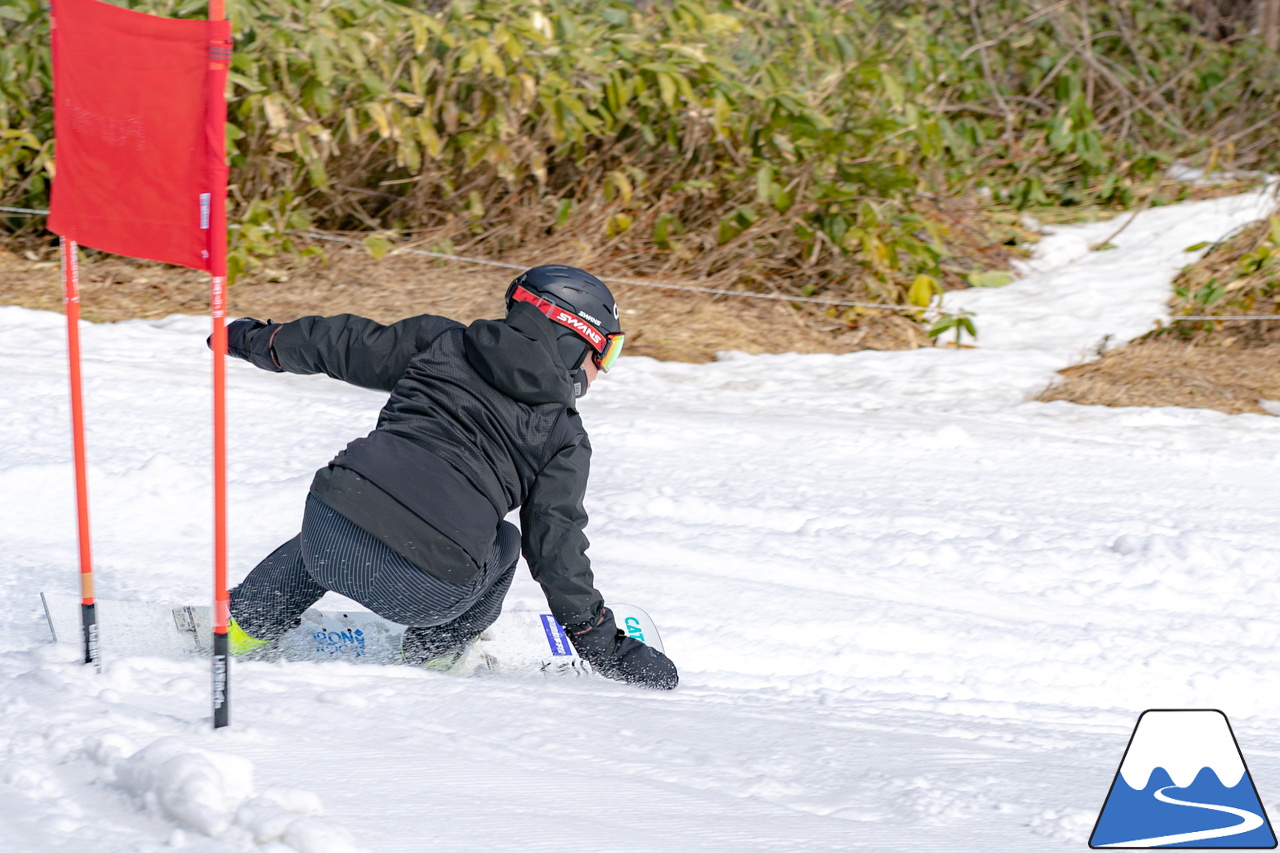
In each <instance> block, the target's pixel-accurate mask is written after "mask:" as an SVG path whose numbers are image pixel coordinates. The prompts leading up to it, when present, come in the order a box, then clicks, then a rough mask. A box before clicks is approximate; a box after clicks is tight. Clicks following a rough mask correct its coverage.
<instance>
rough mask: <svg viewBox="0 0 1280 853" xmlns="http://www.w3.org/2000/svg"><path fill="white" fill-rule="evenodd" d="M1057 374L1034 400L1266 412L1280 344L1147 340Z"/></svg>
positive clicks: (1276, 392)
mask: <svg viewBox="0 0 1280 853" xmlns="http://www.w3.org/2000/svg"><path fill="white" fill-rule="evenodd" d="M1059 374H1060V375H1059V378H1058V379H1057V380H1056V381H1055V382H1054V384H1053V385H1051V386H1050V387H1049V388H1048V389H1047V390H1046V391H1045V392H1044V393H1043V394H1041V395H1040V397H1039V398H1038V399H1040V400H1041V401H1043V402H1049V401H1051V400H1067V401H1070V402H1072V403H1082V404H1084V405H1095V406H1185V407H1187V408H1193V409H1216V410H1217V411H1219V412H1225V413H1227V414H1232V415H1236V414H1242V413H1245V412H1252V413H1254V414H1267V412H1266V410H1265V409H1263V408H1262V406H1261V405H1260V404H1259V401H1260V400H1280V344H1267V345H1265V346H1259V347H1251V348H1247V349H1246V348H1242V347H1209V346H1195V345H1193V344H1189V343H1184V342H1181V341H1174V340H1161V339H1148V340H1143V341H1138V342H1135V343H1132V344H1129V345H1128V346H1125V347H1121V348H1119V349H1115V350H1112V351H1110V352H1108V353H1105V354H1104V355H1103V356H1102V357H1101V358H1099V359H1098V360H1097V361H1092V362H1089V363H1088V364H1078V365H1075V366H1073V367H1068V368H1066V369H1065V370H1062V371H1059Z"/></svg>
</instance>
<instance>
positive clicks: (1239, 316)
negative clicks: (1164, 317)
mask: <svg viewBox="0 0 1280 853" xmlns="http://www.w3.org/2000/svg"><path fill="white" fill-rule="evenodd" d="M1187 320H1280V314H1188V315H1187V316H1185V317H1170V318H1169V320H1168V322H1170V323H1182V322H1185V321H1187Z"/></svg>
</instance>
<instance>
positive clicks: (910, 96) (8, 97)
mask: <svg viewBox="0 0 1280 853" xmlns="http://www.w3.org/2000/svg"><path fill="white" fill-rule="evenodd" d="M129 5H131V6H132V7H133V8H137V9H139V10H143V11H148V12H154V13H158V14H168V15H180V16H196V17H198V16H201V15H203V14H204V8H205V6H204V3H203V2H199V3H196V2H187V0H137V2H133V3H130V4H129ZM229 5H230V11H231V15H232V20H233V24H234V29H235V32H236V38H237V46H236V53H235V58H234V62H233V68H232V75H231V91H230V96H231V102H230V121H231V126H230V127H229V137H230V140H231V155H230V156H231V165H232V182H233V185H234V186H233V191H234V199H235V209H234V210H233V211H232V220H233V222H238V223H239V228H238V229H236V230H235V231H233V247H232V258H233V262H234V263H236V264H238V267H239V269H248V268H250V267H252V265H253V264H254V263H256V262H257V261H256V260H255V259H258V258H261V257H262V256H264V255H269V254H270V253H272V252H279V251H286V252H287V251H296V248H297V247H295V246H290V245H289V244H288V242H287V241H288V240H289V239H290V237H289V233H288V232H289V231H290V230H291V229H293V228H294V227H295V226H296V225H298V224H299V223H304V222H306V223H313V224H314V225H316V226H318V227H325V228H332V229H351V230H361V231H376V232H379V233H383V234H385V233H387V232H398V233H399V234H401V235H402V236H404V237H417V238H418V239H421V240H424V241H430V242H431V243H435V244H446V243H447V244H448V245H452V246H456V247H458V249H459V250H462V249H465V248H467V247H468V246H473V245H477V244H480V245H482V246H483V251H484V252H485V253H487V254H490V255H506V256H510V257H519V258H522V259H523V258H530V259H533V260H543V259H547V260H550V259H551V258H552V257H555V258H558V259H566V258H577V259H589V260H591V262H592V263H594V264H596V265H597V266H598V267H600V268H606V269H625V270H627V271H629V272H633V273H639V274H679V275H683V276H706V277H713V278H717V279H720V280H722V281H723V280H730V281H732V282H735V283H737V284H738V285H739V286H743V287H753V288H768V289H772V290H775V291H777V292H781V293H786V294H791V295H805V296H814V295H820V296H824V297H829V298H839V299H858V300H871V301H878V302H884V303H891V304H915V305H923V304H927V302H928V300H929V299H931V298H932V297H933V295H934V294H935V293H936V292H938V291H939V290H940V289H942V288H944V287H958V286H966V285H967V284H968V283H969V280H970V279H969V277H970V275H976V276H978V277H979V279H980V280H981V281H983V282H986V283H994V281H995V280H994V279H992V278H990V277H989V273H988V272H986V271H989V270H991V269H992V268H993V267H998V266H999V263H993V262H992V258H991V254H992V252H993V249H992V247H993V246H994V247H995V249H994V253H995V255H996V257H997V259H998V258H999V257H1003V255H1002V252H1003V250H1002V249H1000V245H1001V244H1002V243H1004V242H1006V241H1008V242H1015V241H1016V237H1017V232H1016V230H1015V229H1014V228H1012V227H1010V226H1007V225H1000V224H999V223H1000V221H1002V220H999V219H997V218H995V217H992V218H988V219H985V220H983V222H985V225H982V226H981V227H980V228H979V229H978V231H977V232H976V233H961V232H962V230H963V229H960V228H957V227H956V226H955V225H954V222H953V220H952V219H950V218H949V217H948V216H947V215H946V210H947V206H948V205H951V204H953V203H959V202H960V201H964V202H965V203H967V204H970V205H972V204H973V200H974V199H983V198H985V199H987V201H985V202H982V205H981V206H980V207H972V208H971V210H972V212H973V214H974V216H976V217H978V218H979V219H981V218H982V217H983V215H984V211H985V213H986V214H990V213H992V212H993V211H995V212H998V210H999V209H1007V210H1015V211H1016V210H1021V209H1025V208H1030V207H1036V206H1043V205H1051V206H1071V205H1105V206H1117V207H1122V206H1125V205H1129V204H1132V202H1133V200H1134V197H1135V192H1138V191H1139V189H1140V188H1141V187H1142V186H1143V185H1144V184H1146V183H1149V182H1150V180H1151V178H1152V176H1153V175H1156V174H1157V173H1159V172H1160V171H1161V170H1162V169H1163V168H1164V166H1165V165H1166V164H1167V163H1169V162H1171V161H1172V160H1173V159H1174V158H1177V157H1187V156H1191V155H1197V154H1201V153H1203V152H1204V151H1206V150H1209V149H1213V150H1215V151H1216V152H1218V153H1217V154H1215V156H1216V157H1219V158H1221V159H1223V160H1231V161H1234V164H1235V165H1242V166H1254V167H1266V166H1270V165H1273V164H1274V160H1275V158H1276V157H1277V156H1278V155H1277V151H1276V149H1275V147H1274V146H1271V147H1267V146H1266V144H1265V141H1266V139H1267V136H1266V133H1267V132H1268V130H1269V127H1270V126H1269V125H1267V124H1266V123H1265V121H1264V119H1265V118H1268V117H1270V116H1271V115H1272V114H1273V113H1275V112H1276V111H1277V110H1278V109H1280V100H1278V94H1280V71H1277V68H1276V66H1277V63H1276V62H1275V56H1274V54H1271V53H1268V52H1267V51H1266V50H1265V49H1264V48H1263V47H1261V46H1260V45H1257V44H1254V43H1253V42H1250V41H1245V42H1242V43H1239V44H1231V45H1227V44H1221V43H1218V42H1215V41H1212V40H1210V39H1207V38H1205V37H1203V36H1201V35H1199V34H1197V31H1196V26H1195V22H1194V21H1193V20H1191V19H1190V18H1189V17H1188V16H1187V13H1186V12H1185V11H1183V8H1182V5H1181V4H1179V3H1178V2H1176V0H1143V2H1137V0H1106V2H1093V3H1089V4H1062V3H1058V4H1050V5H1048V6H1043V7H1041V6H1038V5H1035V6H1033V5H1031V4H1030V3H1027V2H1022V0H992V2H987V3H971V4H964V3H956V2H954V0H931V1H930V2H882V3H875V2H870V0H867V2H847V3H831V2H826V0H822V2H819V0H753V1H752V2H746V1H745V0H743V1H742V2H731V0H677V2H656V3H654V4H652V5H651V6H650V7H648V8H646V9H644V10H641V9H637V8H635V7H633V6H631V5H629V4H627V3H624V2H617V0H604V2H599V0H594V2H586V0H456V1H455V2H449V3H447V4H443V5H441V6H440V7H439V8H434V7H423V6H420V5H417V4H411V3H408V2H391V0H233V2H232V3H231V4H229ZM1082 10H1083V12H1082ZM0 26H3V29H4V36H5V38H4V41H3V43H0V204H20V205H27V206H40V205H42V204H43V203H44V202H45V200H46V194H47V189H48V174H49V165H50V158H51V155H52V151H51V148H50V142H49V138H50V134H51V110H50V103H49V92H48V82H49V74H48V56H47V50H46V41H47V23H46V22H45V18H44V12H43V10H42V4H41V3H40V2H38V0H0ZM0 221H2V220H0ZM379 239H384V238H381V237H380V238H379ZM379 247H380V248H382V250H383V251H385V248H384V247H381V244H379ZM535 250H536V251H537V253H538V257H537V258H531V254H533V253H534V251H535ZM984 276H986V277H984ZM860 316H865V315H864V314H861V313H859V314H853V313H850V314H849V315H848V317H847V319H849V320H850V322H856V320H857V318H858V317H860Z"/></svg>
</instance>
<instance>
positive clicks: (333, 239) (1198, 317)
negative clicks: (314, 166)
mask: <svg viewBox="0 0 1280 853" xmlns="http://www.w3.org/2000/svg"><path fill="white" fill-rule="evenodd" d="M0 213H22V214H28V215H31V216H48V215H49V211H47V210H35V209H32V208H28V207H2V206H0ZM289 233H291V234H297V235H299V236H302V237H310V238H311V239H313V240H324V241H327V242H330V243H344V244H346V245H349V246H356V245H360V241H359V240H355V239H352V238H350V237H337V236H334V235H332V234H320V233H317V232H315V231H291V232H289ZM391 252H392V253H395V252H401V253H405V254H411V255H425V256H427V257H429V258H439V259H440V260H444V261H457V262H459V263H467V264H480V265H483V266H489V267H500V268H502V269H508V270H518V271H524V270H527V269H529V268H530V265H527V264H526V265H521V264H508V263H504V262H502V261H493V260H489V259H488V258H473V257H469V256H467V255H454V254H451V253H449V252H431V251H428V250H426V249H411V248H407V247H406V248H398V249H392V250H391ZM599 278H600V280H601V281H605V282H611V283H613V284H627V285H631V286H633V287H656V288H660V289H662V290H683V291H688V292H691V293H709V294H713V295H716V296H740V297H742V298H744V299H768V300H772V301H775V302H805V303H810V304H816V305H835V306H839V307H844V308H870V309H874V310H878V311H923V312H928V313H939V312H940V310H941V309H939V308H937V307H933V306H931V307H920V306H918V305H882V304H880V303H876V302H851V301H848V300H842V299H818V298H816V297H812V296H781V295H778V294H774V293H748V292H746V291H742V290H724V289H722V288H717V287H695V286H693V285H689V284H672V283H670V282H661V281H640V280H638V279H634V278H607V277H605V276H600V277H599ZM943 313H944V316H945V312H943ZM1205 320H1250V321H1253V320H1258V321H1266V320H1280V314H1190V315H1187V316H1185V317H1170V318H1168V319H1167V321H1166V322H1169V323H1186V322H1195V321H1205Z"/></svg>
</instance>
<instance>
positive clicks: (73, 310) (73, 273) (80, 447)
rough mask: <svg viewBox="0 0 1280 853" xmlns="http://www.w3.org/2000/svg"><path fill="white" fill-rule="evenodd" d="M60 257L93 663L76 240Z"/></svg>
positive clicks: (87, 647) (83, 619)
mask: <svg viewBox="0 0 1280 853" xmlns="http://www.w3.org/2000/svg"><path fill="white" fill-rule="evenodd" d="M58 242H59V247H60V248H61V250H62V251H61V256H62V304H63V305H64V306H65V307H66V312H67V357H68V359H69V361H70V363H71V446H72V448H73V452H74V456H75V469H76V521H77V525H78V529H79V537H80V624H81V625H82V626H83V628H84V662H85V663H92V664H96V665H98V666H99V667H101V665H102V661H101V659H100V658H99V656H98V612H97V605H96V604H95V603H94V598H93V559H92V555H91V553H90V547H89V477H88V473H87V467H88V466H87V463H86V461H85V452H84V395H83V393H82V391H81V382H80V263H79V259H78V257H77V252H76V248H77V247H76V241H75V240H68V239H67V238H66V237H61V238H59V241H58Z"/></svg>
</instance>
